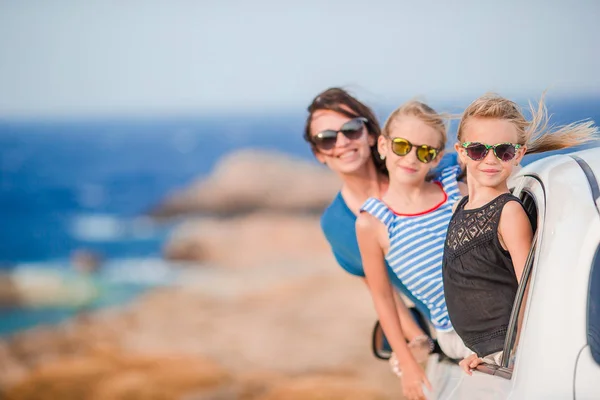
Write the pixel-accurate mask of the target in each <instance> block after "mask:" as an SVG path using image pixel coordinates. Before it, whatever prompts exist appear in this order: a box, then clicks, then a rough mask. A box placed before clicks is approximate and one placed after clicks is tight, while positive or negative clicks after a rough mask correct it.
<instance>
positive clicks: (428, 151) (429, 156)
mask: <svg viewBox="0 0 600 400" xmlns="http://www.w3.org/2000/svg"><path fill="white" fill-rule="evenodd" d="M436 157H437V149H435V148H433V147H431V146H420V147H419V148H418V149H417V158H418V159H419V161H421V162H423V163H426V164H427V163H430V162H432V161H433V160H435V158H436Z"/></svg>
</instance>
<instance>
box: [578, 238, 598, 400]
mask: <svg viewBox="0 0 600 400" xmlns="http://www.w3.org/2000/svg"><path fill="white" fill-rule="evenodd" d="M598 236H599V237H598V240H599V241H600V227H599V228H598ZM587 292H588V298H587V312H586V317H587V318H586V319H587V320H586V333H587V335H586V336H587V343H586V344H585V345H584V346H583V347H582V348H581V351H580V352H579V355H578V357H577V364H576V367H575V383H574V386H575V387H574V388H573V389H574V393H575V399H576V400H585V399H600V385H599V384H598V382H600V244H599V245H598V247H597V249H596V252H595V255H594V257H593V260H592V265H591V272H590V275H589V282H588V284H587Z"/></svg>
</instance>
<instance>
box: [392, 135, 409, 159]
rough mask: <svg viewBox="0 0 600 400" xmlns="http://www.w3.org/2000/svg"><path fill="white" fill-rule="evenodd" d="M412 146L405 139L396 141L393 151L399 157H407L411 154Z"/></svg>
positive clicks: (393, 143) (393, 144)
mask: <svg viewBox="0 0 600 400" xmlns="http://www.w3.org/2000/svg"><path fill="white" fill-rule="evenodd" d="M411 147H412V145H411V144H410V143H409V142H408V140H405V139H394V141H393V142H392V151H393V152H394V153H396V154H397V155H399V156H405V155H407V154H408V153H410V149H411Z"/></svg>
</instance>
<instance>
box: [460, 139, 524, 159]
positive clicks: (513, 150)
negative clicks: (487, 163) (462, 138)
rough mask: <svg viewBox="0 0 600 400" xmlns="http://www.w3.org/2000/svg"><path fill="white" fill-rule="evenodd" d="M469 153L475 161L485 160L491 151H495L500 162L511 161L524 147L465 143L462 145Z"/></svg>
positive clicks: (504, 144)
mask: <svg viewBox="0 0 600 400" xmlns="http://www.w3.org/2000/svg"><path fill="white" fill-rule="evenodd" d="M461 145H462V147H464V148H465V150H466V151H467V155H468V156H469V158H470V159H471V160H473V161H480V160H483V159H484V158H485V157H486V156H487V155H488V153H489V151H490V149H492V150H493V151H494V155H495V156H496V158H497V159H498V160H500V161H504V162H507V161H510V160H512V159H513V158H515V156H516V155H517V150H519V149H520V148H521V147H522V146H521V145H520V144H514V143H498V144H494V145H490V144H484V143H479V142H465V143H462V144H461Z"/></svg>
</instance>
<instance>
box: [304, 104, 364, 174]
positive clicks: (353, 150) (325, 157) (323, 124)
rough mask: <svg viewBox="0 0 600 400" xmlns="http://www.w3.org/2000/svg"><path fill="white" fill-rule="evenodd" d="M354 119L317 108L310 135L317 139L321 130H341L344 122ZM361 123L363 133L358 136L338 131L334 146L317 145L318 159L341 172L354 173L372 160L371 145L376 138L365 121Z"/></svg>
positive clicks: (316, 154)
mask: <svg viewBox="0 0 600 400" xmlns="http://www.w3.org/2000/svg"><path fill="white" fill-rule="evenodd" d="M352 120H353V118H351V117H347V116H345V115H343V114H340V113H337V112H335V111H331V110H317V111H315V112H314V113H313V115H312V119H311V123H310V135H311V137H312V138H313V140H315V138H316V137H317V135H318V134H319V133H320V132H324V131H327V130H332V131H339V130H340V128H342V126H344V124H347V123H348V122H350V121H352ZM360 125H362V126H360ZM360 125H359V129H360V130H361V131H362V134H359V135H358V136H357V135H353V136H352V135H351V136H352V138H348V137H346V135H344V134H342V133H341V132H338V133H337V139H336V141H335V145H334V146H333V147H331V148H327V149H323V148H320V147H319V146H318V145H317V146H316V151H315V156H316V157H317V160H319V161H320V162H322V163H324V164H326V165H327V166H328V167H329V168H331V169H332V170H333V171H335V172H337V173H339V174H352V173H354V172H356V171H358V170H360V169H361V168H363V167H364V166H365V165H366V164H367V163H368V162H370V161H371V146H373V145H374V144H375V138H374V137H373V136H372V135H369V134H368V132H367V127H366V126H365V124H364V123H361V124H360ZM346 126H348V125H346Z"/></svg>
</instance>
